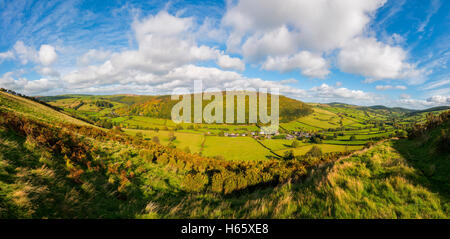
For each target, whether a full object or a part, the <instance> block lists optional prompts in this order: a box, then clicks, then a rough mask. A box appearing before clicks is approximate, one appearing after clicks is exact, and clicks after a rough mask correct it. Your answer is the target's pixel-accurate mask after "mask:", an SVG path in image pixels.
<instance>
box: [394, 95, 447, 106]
mask: <svg viewBox="0 0 450 239" xmlns="http://www.w3.org/2000/svg"><path fill="white" fill-rule="evenodd" d="M395 103H396V105H400V106H402V107H406V108H414V109H424V108H429V107H434V106H449V105H450V95H448V96H443V95H435V96H432V97H430V98H427V99H426V100H421V99H411V98H409V97H408V98H403V97H402V98H401V99H399V100H397V101H396V102H395Z"/></svg>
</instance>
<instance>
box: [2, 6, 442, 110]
mask: <svg viewBox="0 0 450 239" xmlns="http://www.w3.org/2000/svg"><path fill="white" fill-rule="evenodd" d="M200 5H201V6H200ZM449 5H450V4H448V3H446V2H445V1H439V0H433V1H429V2H424V1H418V0H415V1H405V0H402V1H392V0H391V1H384V0H373V1H356V0H349V1H328V0H323V1H314V2H312V1H298V0H297V1H285V2H283V4H279V3H276V2H273V1H256V0H248V1H227V2H223V1H216V2H212V1H208V2H206V1H205V2H201V1H188V2H183V1H171V2H169V3H161V2H159V1H146V2H145V3H142V2H139V1H127V2H125V1H123V2H122V1H118V2H115V3H103V2H102V3H98V2H90V1H49V2H47V1H45V2H29V1H0V9H2V10H0V19H2V23H1V24H0V29H1V30H0V31H1V32H2V34H1V36H0V38H1V41H0V87H4V88H8V89H12V90H15V91H19V92H23V93H25V94H29V95H57V94H69V93H73V94H79V93H83V94H153V95H154V94H168V93H170V92H171V91H172V89H174V88H176V87H192V86H193V81H194V80H203V83H204V85H205V87H207V88H210V87H218V88H220V89H224V88H225V87H227V88H232V87H253V88H256V89H258V88H260V87H266V88H270V87H277V88H279V89H280V93H281V94H283V95H286V96H288V97H292V98H295V99H299V100H302V101H305V102H320V103H329V102H343V103H349V104H356V105H386V106H390V107H403V108H412V109H423V108H430V107H434V106H442V105H450V74H449V73H450V72H449V69H448V60H449V56H450V51H449V42H450V35H449V29H450V27H449V22H450V21H449V16H448V14H447V13H448V12H449V10H450V9H449Z"/></svg>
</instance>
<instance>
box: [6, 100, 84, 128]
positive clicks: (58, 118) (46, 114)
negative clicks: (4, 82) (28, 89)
mask: <svg viewBox="0 0 450 239" xmlns="http://www.w3.org/2000/svg"><path fill="white" fill-rule="evenodd" d="M0 109H4V110H13V111H15V112H17V113H20V114H21V115H23V116H24V117H28V118H32V119H36V120H39V121H45V122H54V123H71V124H76V125H89V124H88V123H85V122H83V121H81V120H78V119H75V118H72V117H70V116H68V115H66V114H64V113H61V112H58V111H55V110H53V109H51V108H49V107H47V106H45V105H42V104H39V103H37V102H34V101H32V100H28V99H25V98H22V97H19V96H15V95H12V94H8V93H5V92H0Z"/></svg>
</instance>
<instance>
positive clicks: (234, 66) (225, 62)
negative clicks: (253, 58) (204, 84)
mask: <svg viewBox="0 0 450 239" xmlns="http://www.w3.org/2000/svg"><path fill="white" fill-rule="evenodd" d="M217 64H218V65H219V66H220V67H221V68H223V69H225V70H239V71H243V70H245V63H244V62H242V61H241V59H240V58H237V57H230V56H228V55H221V56H219V57H218V59H217Z"/></svg>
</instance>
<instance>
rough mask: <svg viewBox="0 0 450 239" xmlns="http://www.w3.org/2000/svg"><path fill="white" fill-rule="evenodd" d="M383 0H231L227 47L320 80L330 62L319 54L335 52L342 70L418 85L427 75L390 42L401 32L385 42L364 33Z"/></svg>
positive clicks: (226, 23)
mask: <svg viewBox="0 0 450 239" xmlns="http://www.w3.org/2000/svg"><path fill="white" fill-rule="evenodd" d="M385 2H386V0H368V1H359V0H341V1H333V0H316V1H309V0H286V1H283V4H280V3H279V2H277V1H271V0H239V1H237V3H235V4H233V3H231V2H230V4H229V6H228V10H227V12H226V14H225V16H224V17H223V19H222V24H223V25H224V26H225V27H228V28H229V29H231V30H230V34H229V37H228V41H227V47H228V50H229V51H232V52H238V53H241V54H242V56H243V58H244V59H245V61H247V62H251V63H261V64H262V68H264V69H268V70H278V71H281V72H284V71H289V70H293V69H299V70H300V71H301V72H302V74H303V75H305V76H308V77H314V78H324V77H325V76H326V75H328V73H329V72H330V71H329V70H328V68H329V67H330V66H329V65H328V64H326V62H327V60H325V59H323V58H322V57H321V55H323V53H327V52H330V51H334V50H338V51H339V54H338V56H337V58H338V59H337V60H338V64H337V66H338V67H339V68H340V69H341V70H342V71H345V72H348V73H353V74H359V75H362V76H365V77H367V78H368V81H375V80H382V79H401V78H405V79H406V78H407V79H408V83H411V84H418V83H422V82H424V80H425V77H424V75H426V73H425V72H424V71H423V70H420V69H417V67H416V66H415V65H414V64H411V63H408V62H407V60H408V56H407V53H406V51H404V50H403V49H402V48H401V47H398V46H391V45H389V44H398V43H400V42H402V38H401V36H400V35H398V34H396V33H394V34H393V35H392V37H391V38H390V40H388V43H383V42H381V41H378V40H377V39H375V38H370V37H367V36H366V35H367V31H368V25H369V23H370V21H371V20H372V18H373V16H374V13H375V12H376V10H377V9H379V8H380V7H381V6H383V5H384V4H385ZM255 6H258V7H255ZM306 52H309V53H310V54H309V56H307V55H306V54H305V53H306ZM307 57H308V58H309V59H305V58H307ZM307 62H311V63H307Z"/></svg>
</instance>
